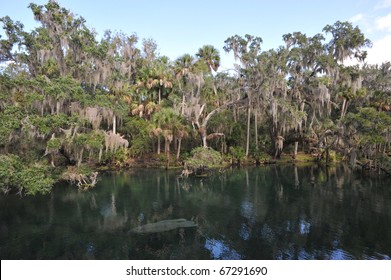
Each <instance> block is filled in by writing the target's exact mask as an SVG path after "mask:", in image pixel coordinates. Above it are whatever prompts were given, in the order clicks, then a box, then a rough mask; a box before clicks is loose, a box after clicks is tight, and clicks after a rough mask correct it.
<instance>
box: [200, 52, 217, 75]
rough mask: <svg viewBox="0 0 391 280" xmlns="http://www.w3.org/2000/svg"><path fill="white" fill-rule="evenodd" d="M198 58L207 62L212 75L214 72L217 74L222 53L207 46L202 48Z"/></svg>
mask: <svg viewBox="0 0 391 280" xmlns="http://www.w3.org/2000/svg"><path fill="white" fill-rule="evenodd" d="M196 56H197V57H198V58H200V59H201V60H203V61H204V62H205V64H206V65H207V66H208V68H209V72H210V74H212V70H213V71H215V72H216V71H217V69H218V68H219V67H220V53H219V51H218V50H217V49H216V48H215V47H214V46H212V45H205V46H203V47H202V48H200V49H199V50H198V53H196Z"/></svg>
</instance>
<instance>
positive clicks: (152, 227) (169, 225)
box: [131, 219, 198, 233]
mask: <svg viewBox="0 0 391 280" xmlns="http://www.w3.org/2000/svg"><path fill="white" fill-rule="evenodd" d="M196 226H198V225H197V224H196V223H195V222H193V221H188V220H186V219H174V220H163V221H159V222H156V223H150V224H146V225H142V226H138V227H135V228H133V229H132V230H131V232H133V233H156V232H163V231H169V230H173V229H177V228H186V227H196Z"/></svg>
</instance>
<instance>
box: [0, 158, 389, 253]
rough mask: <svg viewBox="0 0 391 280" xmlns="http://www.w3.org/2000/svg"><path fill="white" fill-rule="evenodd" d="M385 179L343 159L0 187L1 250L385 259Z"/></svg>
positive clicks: (136, 173)
mask: <svg viewBox="0 0 391 280" xmlns="http://www.w3.org/2000/svg"><path fill="white" fill-rule="evenodd" d="M390 186H391V181H390V180H389V179H388V180H386V179H383V180H381V179H378V178H369V177H368V176H366V175H365V174H361V173H355V172H351V171H350V170H349V169H348V168H347V167H345V166H343V165H341V166H337V167H332V168H329V169H328V170H326V169H325V168H322V167H319V166H315V165H314V166H309V167H295V166H268V167H260V168H251V169H230V170H226V171H225V172H223V173H221V172H217V173H216V174H214V175H212V176H211V177H210V178H202V179H199V178H188V179H181V178H179V177H178V174H177V173H176V172H174V171H169V172H166V171H160V170H131V171H129V172H126V173H121V174H116V173H112V174H105V175H103V176H101V179H100V181H99V184H98V185H97V187H96V188H95V189H93V190H92V191H90V192H78V191H77V190H76V189H75V188H73V187H70V186H68V185H65V184H64V185H59V186H57V187H56V188H55V189H54V191H53V192H52V193H51V194H50V195H48V196H37V197H26V198H23V199H20V198H19V197H17V196H13V195H8V196H7V197H4V196H0V257H1V259H390V256H391V187H390ZM162 221H163V222H162ZM173 223H175V225H174V224H173ZM181 224H183V225H184V226H181ZM157 227H158V229H157ZM135 228H136V229H145V230H139V231H135V230H133V231H132V229H135Z"/></svg>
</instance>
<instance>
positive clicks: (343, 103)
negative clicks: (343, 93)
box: [341, 98, 347, 119]
mask: <svg viewBox="0 0 391 280" xmlns="http://www.w3.org/2000/svg"><path fill="white" fill-rule="evenodd" d="M346 103H347V101H346V98H344V99H343V102H342V108H341V119H342V118H343V117H344V116H345V111H346Z"/></svg>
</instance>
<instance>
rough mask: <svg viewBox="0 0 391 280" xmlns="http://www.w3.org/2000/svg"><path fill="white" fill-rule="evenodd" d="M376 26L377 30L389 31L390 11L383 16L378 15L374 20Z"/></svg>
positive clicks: (390, 28)
mask: <svg viewBox="0 0 391 280" xmlns="http://www.w3.org/2000/svg"><path fill="white" fill-rule="evenodd" d="M375 24H376V28H377V29H379V30H387V31H390V32H391V13H389V14H388V15H386V16H384V17H380V18H378V19H377V20H376V21H375Z"/></svg>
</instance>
